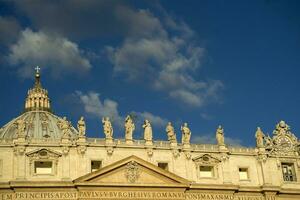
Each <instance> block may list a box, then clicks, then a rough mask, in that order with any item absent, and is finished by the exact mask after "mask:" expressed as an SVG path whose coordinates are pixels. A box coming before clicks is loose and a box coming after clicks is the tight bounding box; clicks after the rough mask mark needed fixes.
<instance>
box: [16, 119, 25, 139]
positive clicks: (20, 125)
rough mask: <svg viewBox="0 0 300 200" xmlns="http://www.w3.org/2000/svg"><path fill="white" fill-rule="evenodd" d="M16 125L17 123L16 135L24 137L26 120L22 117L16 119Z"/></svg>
mask: <svg viewBox="0 0 300 200" xmlns="http://www.w3.org/2000/svg"><path fill="white" fill-rule="evenodd" d="M16 125H17V136H18V137H25V129H26V122H25V121H24V120H23V119H18V120H17V121H16Z"/></svg>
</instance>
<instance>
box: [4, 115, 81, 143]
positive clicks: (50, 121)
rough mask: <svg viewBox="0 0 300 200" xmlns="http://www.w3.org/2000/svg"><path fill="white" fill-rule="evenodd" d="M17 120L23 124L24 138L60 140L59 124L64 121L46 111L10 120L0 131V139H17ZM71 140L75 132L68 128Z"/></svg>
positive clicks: (61, 133)
mask: <svg viewBox="0 0 300 200" xmlns="http://www.w3.org/2000/svg"><path fill="white" fill-rule="evenodd" d="M18 120H22V121H24V122H25V137H26V138H27V139H28V140H30V139H45V138H49V139H61V138H62V136H63V131H62V130H61V128H60V123H61V122H62V121H63V120H64V119H63V118H61V117H58V116H56V115H54V114H52V113H51V112H47V111H27V112H25V113H23V114H22V115H20V116H18V117H17V118H15V119H13V120H11V121H10V122H8V123H7V124H6V125H4V126H3V127H2V128H1V129H0V139H14V138H17V132H18V130H17V124H18ZM69 130H70V135H71V138H74V137H76V135H77V130H76V129H75V128H74V127H73V126H70V129H69Z"/></svg>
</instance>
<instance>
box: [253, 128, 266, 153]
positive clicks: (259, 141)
mask: <svg viewBox="0 0 300 200" xmlns="http://www.w3.org/2000/svg"><path fill="white" fill-rule="evenodd" d="M264 137H265V135H264V133H263V132H262V130H261V129H260V127H257V131H256V133H255V138H256V146H257V147H258V148H263V147H264Z"/></svg>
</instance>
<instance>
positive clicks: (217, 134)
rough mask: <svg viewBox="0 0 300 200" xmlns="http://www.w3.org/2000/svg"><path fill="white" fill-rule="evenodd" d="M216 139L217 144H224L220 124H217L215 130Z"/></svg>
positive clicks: (222, 130)
mask: <svg viewBox="0 0 300 200" xmlns="http://www.w3.org/2000/svg"><path fill="white" fill-rule="evenodd" d="M216 140H217V143H218V145H219V146H224V145H225V141H224V129H223V128H222V126H219V127H218V129H217V131H216Z"/></svg>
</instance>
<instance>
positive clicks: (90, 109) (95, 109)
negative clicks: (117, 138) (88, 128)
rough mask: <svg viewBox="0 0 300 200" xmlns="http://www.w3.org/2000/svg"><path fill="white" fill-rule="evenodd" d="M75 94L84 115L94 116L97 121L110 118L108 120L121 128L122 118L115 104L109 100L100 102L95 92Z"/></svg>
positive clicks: (98, 95)
mask: <svg viewBox="0 0 300 200" xmlns="http://www.w3.org/2000/svg"><path fill="white" fill-rule="evenodd" d="M76 94H77V95H78V97H79V98H80V101H81V103H82V104H83V106H84V111H85V112H86V113H88V114H91V115H94V116H96V117H98V118H99V119H102V117H110V119H111V120H112V121H113V122H114V123H115V124H117V125H118V126H121V124H122V123H123V122H122V121H123V120H122V117H121V116H120V114H119V111H118V103H117V102H115V101H113V100H111V99H105V100H103V101H102V102H101V99H100V94H99V93H96V92H88V93H87V94H84V93H82V92H80V91H77V92H76Z"/></svg>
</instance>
